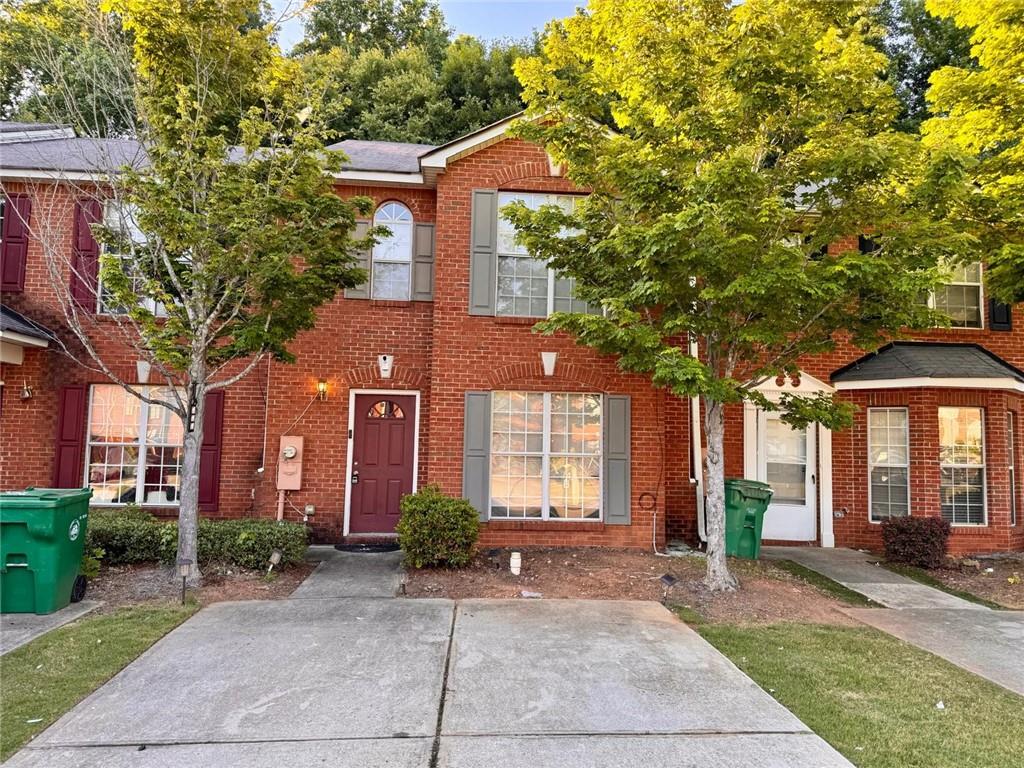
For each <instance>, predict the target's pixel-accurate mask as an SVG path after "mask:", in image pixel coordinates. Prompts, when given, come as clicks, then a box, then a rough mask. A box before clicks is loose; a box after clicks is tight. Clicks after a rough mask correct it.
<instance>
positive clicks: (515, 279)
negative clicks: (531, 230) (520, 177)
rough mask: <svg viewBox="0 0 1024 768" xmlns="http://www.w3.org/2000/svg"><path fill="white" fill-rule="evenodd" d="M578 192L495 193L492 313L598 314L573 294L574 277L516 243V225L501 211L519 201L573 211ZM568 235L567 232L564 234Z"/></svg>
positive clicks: (574, 287)
mask: <svg viewBox="0 0 1024 768" xmlns="http://www.w3.org/2000/svg"><path fill="white" fill-rule="evenodd" d="M580 199H582V198H581V197H580V196H579V195H554V194H546V193H531V192H499V193H498V210H499V215H498V285H497V291H498V293H497V301H496V303H495V314H498V315H506V316H513V317H547V316H548V315H550V314H551V313H552V312H577V313H583V314H600V313H601V308H600V307H590V306H589V305H588V304H587V303H586V302H585V301H580V300H579V299H577V298H576V296H575V291H576V286H575V280H574V279H573V278H567V277H561V276H559V275H558V274H556V272H555V271H554V270H553V269H549V268H548V265H547V264H546V263H544V262H543V261H541V260H540V259H537V258H534V257H533V256H532V255H530V252H529V251H527V250H526V247H525V246H523V245H520V244H519V243H517V242H516V228H515V227H514V226H513V225H512V222H511V221H509V220H508V219H507V218H505V217H504V216H502V215H501V214H500V211H501V209H502V208H504V206H506V205H509V204H510V203H513V202H521V203H523V204H524V205H525V206H526V207H527V208H529V209H531V210H534V211H535V210H538V209H539V208H540V207H541V206H544V205H557V206H558V207H560V208H561V209H562V210H564V211H565V212H566V213H572V212H573V211H574V210H575V208H576V205H577V201H578V200H580ZM566 234H569V233H566Z"/></svg>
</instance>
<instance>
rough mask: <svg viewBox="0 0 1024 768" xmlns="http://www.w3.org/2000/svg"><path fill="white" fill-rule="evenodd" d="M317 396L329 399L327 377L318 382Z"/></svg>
mask: <svg viewBox="0 0 1024 768" xmlns="http://www.w3.org/2000/svg"><path fill="white" fill-rule="evenodd" d="M316 396H317V397H318V398H319V399H321V400H326V399H327V379H320V381H318V382H317V383H316Z"/></svg>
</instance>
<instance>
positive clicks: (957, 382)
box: [835, 376, 1024, 392]
mask: <svg viewBox="0 0 1024 768" xmlns="http://www.w3.org/2000/svg"><path fill="white" fill-rule="evenodd" d="M916 387H934V388H941V389H1010V390H1015V391H1017V392H1024V382H1022V381H1017V380H1016V379H1014V378H1011V377H1009V376H1006V377H1001V378H991V379H966V378H933V377H931V376H917V377H912V378H907V379H874V380H864V381H837V382H836V383H835V388H836V389H837V390H841V391H842V390H847V391H849V390H857V389H913V388H916Z"/></svg>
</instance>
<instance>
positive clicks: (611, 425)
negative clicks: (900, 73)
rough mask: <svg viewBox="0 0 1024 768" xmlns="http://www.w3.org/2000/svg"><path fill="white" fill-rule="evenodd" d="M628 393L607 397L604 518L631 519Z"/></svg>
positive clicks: (608, 520)
mask: <svg viewBox="0 0 1024 768" xmlns="http://www.w3.org/2000/svg"><path fill="white" fill-rule="evenodd" d="M629 427H630V425H629V396H628V395H605V398H604V521H605V522H606V523H608V524H609V525H629V523H630V489H629V474H630V458H629V441H630V428H629Z"/></svg>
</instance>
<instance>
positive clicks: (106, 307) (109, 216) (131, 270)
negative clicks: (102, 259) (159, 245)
mask: <svg viewBox="0 0 1024 768" xmlns="http://www.w3.org/2000/svg"><path fill="white" fill-rule="evenodd" d="M136 213H137V212H136V209H135V208H134V207H133V206H130V205H119V204H117V203H114V202H108V203H107V204H106V205H105V206H104V208H103V224H104V226H105V227H107V228H108V229H111V230H117V231H119V232H122V233H123V234H124V236H125V237H126V238H127V239H128V240H130V241H131V242H132V243H134V244H136V245H140V246H143V245H145V244H146V235H145V234H144V233H143V232H142V230H141V229H139V225H138V223H137V220H136ZM101 247H102V252H103V254H104V255H105V256H115V257H117V258H119V259H120V260H121V265H122V269H124V270H125V271H126V272H127V273H128V277H129V280H130V281H131V285H132V290H133V291H134V293H135V294H136V295H138V296H139V297H140V298H139V305H140V306H142V307H144V308H145V309H148V310H149V311H150V312H152V313H153V314H154V315H155V316H157V317H167V307H165V306H164V305H163V304H162V303H161V302H159V301H157V300H156V299H151V298H146V297H144V296H142V293H143V283H144V277H143V276H142V275H141V274H140V272H139V270H138V268H137V263H136V261H135V257H134V256H133V254H131V253H117V252H115V251H114V250H112V249H111V247H110V246H108V245H107V244H103V245H102V246H101ZM96 295H97V298H98V301H97V306H98V311H99V313H100V314H104V315H123V314H126V313H127V312H128V308H127V307H125V306H123V305H121V304H118V303H117V302H116V301H115V300H114V297H113V296H112V295H111V293H110V290H109V289H107V288H105V287H104V286H103V278H102V276H101V277H100V281H99V286H98V290H97V294H96Z"/></svg>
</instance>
